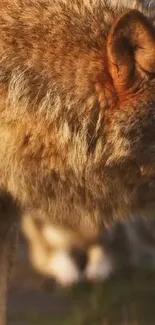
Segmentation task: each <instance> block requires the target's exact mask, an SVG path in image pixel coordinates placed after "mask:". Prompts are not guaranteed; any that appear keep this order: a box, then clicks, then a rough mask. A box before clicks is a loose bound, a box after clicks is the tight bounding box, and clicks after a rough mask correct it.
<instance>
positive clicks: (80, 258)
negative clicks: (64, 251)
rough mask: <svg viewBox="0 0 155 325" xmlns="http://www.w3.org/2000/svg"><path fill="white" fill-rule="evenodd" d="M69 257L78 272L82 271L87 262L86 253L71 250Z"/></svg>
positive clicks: (80, 250)
mask: <svg viewBox="0 0 155 325" xmlns="http://www.w3.org/2000/svg"><path fill="white" fill-rule="evenodd" d="M70 255H71V258H72V259H73V260H74V261H75V263H76V265H77V267H78V269H79V270H80V271H83V270H84V269H85V267H86V264H87V261H88V256H87V253H86V252H85V251H84V250H82V249H78V248H72V249H71V252H70Z"/></svg>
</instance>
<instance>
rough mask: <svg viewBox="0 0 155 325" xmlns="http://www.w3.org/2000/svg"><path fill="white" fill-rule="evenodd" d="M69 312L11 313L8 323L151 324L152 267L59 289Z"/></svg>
mask: <svg viewBox="0 0 155 325" xmlns="http://www.w3.org/2000/svg"><path fill="white" fill-rule="evenodd" d="M63 294H65V295H66V299H67V298H68V296H69V298H70V300H71V301H72V308H71V310H70V312H67V313H65V314H63V316H62V315H60V314H59V313H58V314H57V315H55V314H54V316H53V315H51V316H48V317H47V315H46V313H44V312H43V311H38V313H37V314H34V313H33V311H32V313H31V315H27V314H26V311H25V313H22V314H20V315H19V314H14V315H10V317H9V325H36V324H37V325H51V324H52V325H129V324H130V325H154V324H155V270H147V271H146V270H145V271H144V270H143V271H140V270H139V271H138V270H137V271H134V272H128V273H125V274H118V275H116V276H114V277H113V278H111V279H110V280H108V281H107V282H106V283H102V284H101V283H99V284H97V285H80V286H78V287H74V288H72V289H70V290H66V291H65V292H63Z"/></svg>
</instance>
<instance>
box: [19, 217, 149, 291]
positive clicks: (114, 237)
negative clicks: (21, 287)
mask: <svg viewBox="0 0 155 325" xmlns="http://www.w3.org/2000/svg"><path fill="white" fill-rule="evenodd" d="M22 232H23V234H24V237H25V238H26V239H27V242H28V252H29V259H30V262H31V263H32V265H33V267H34V268H35V269H36V271H38V272H39V273H41V274H43V275H44V276H46V277H47V278H53V279H55V280H56V281H57V282H58V283H59V284H61V285H63V286H70V285H72V284H75V283H78V282H80V281H86V280H87V281H88V280H89V281H101V280H102V281H103V280H105V279H107V278H108V277H109V276H110V275H111V274H113V273H114V272H116V271H118V270H121V269H124V268H125V269H127V268H131V267H132V268H133V267H134V268H135V267H142V268H143V267H145V268H146V267H149V268H150V267H155V222H154V221H153V220H152V221H151V220H149V221H148V220H146V219H137V220H130V221H124V222H121V223H117V224H116V225H115V226H113V227H112V228H110V229H106V230H105V232H104V235H103V236H102V238H101V240H99V241H98V242H95V243H92V245H89V247H87V246H86V245H85V244H86V243H85V241H84V239H83V238H80V237H79V236H77V235H76V233H74V232H73V231H71V230H67V229H65V228H64V227H58V226H54V225H53V224H52V223H51V222H50V220H48V221H47V220H45V218H42V216H40V215H39V214H36V215H31V216H30V215H25V216H24V217H23V219H22Z"/></svg>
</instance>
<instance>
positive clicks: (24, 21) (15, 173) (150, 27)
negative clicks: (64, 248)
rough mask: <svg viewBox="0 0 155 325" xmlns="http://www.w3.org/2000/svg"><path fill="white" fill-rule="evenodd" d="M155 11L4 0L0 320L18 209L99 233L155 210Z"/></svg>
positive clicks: (0, 36)
mask: <svg viewBox="0 0 155 325" xmlns="http://www.w3.org/2000/svg"><path fill="white" fill-rule="evenodd" d="M154 130H155V27H154V10H153V9H152V10H149V9H148V8H147V6H145V5H143V3H141V2H140V1H135V0H134V1H129V2H128V1H126V0H122V1H121V0H119V1H118V2H117V3H116V1H113V0H112V1H111V0H109V1H107V0H24V1H21V0H3V1H0V238H1V241H0V324H1V325H5V324H6V301H7V291H8V283H9V276H8V275H9V274H10V269H11V265H12V263H13V251H14V249H15V247H16V241H17V233H18V228H19V220H20V216H21V215H22V214H23V213H26V211H28V210H29V211H31V210H33V211H35V210H36V211H40V213H41V214H42V215H44V216H45V218H47V219H48V218H49V219H50V220H52V222H53V224H55V225H64V226H65V227H68V229H75V230H76V232H77V234H79V236H83V237H85V238H86V240H88V241H89V240H90V241H91V240H94V239H95V238H96V237H98V236H100V235H101V234H102V233H103V232H104V229H105V227H107V226H111V225H112V224H113V223H114V222H115V221H116V220H123V219H129V218H130V217H135V218H136V217H137V216H138V217H142V216H144V215H145V217H146V218H148V217H149V216H150V215H151V214H152V213H153V212H154V209H155V137H154Z"/></svg>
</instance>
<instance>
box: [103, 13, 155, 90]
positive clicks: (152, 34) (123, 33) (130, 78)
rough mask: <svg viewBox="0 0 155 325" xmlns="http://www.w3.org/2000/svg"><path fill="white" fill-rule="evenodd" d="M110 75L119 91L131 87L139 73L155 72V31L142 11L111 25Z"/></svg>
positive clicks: (121, 18) (123, 17)
mask: <svg viewBox="0 0 155 325" xmlns="http://www.w3.org/2000/svg"><path fill="white" fill-rule="evenodd" d="M107 53H108V61H109V68H110V72H111V75H112V78H113V81H114V85H115V87H116V89H117V90H118V91H122V90H125V89H128V88H130V87H132V85H133V84H134V83H135V82H136V78H138V77H137V75H138V74H137V70H138V69H139V71H140V72H141V75H142V76H143V77H144V75H145V74H147V75H149V74H153V73H155V28H154V26H153V24H152V23H151V22H150V21H149V20H148V18H146V17H145V16H144V15H143V14H142V13H141V12H139V11H137V10H130V11H128V12H126V13H124V14H123V15H121V16H120V17H119V18H118V19H117V21H116V22H115V23H114V25H113V26H112V29H111V31H110V34H109V36H108V40H107Z"/></svg>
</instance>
